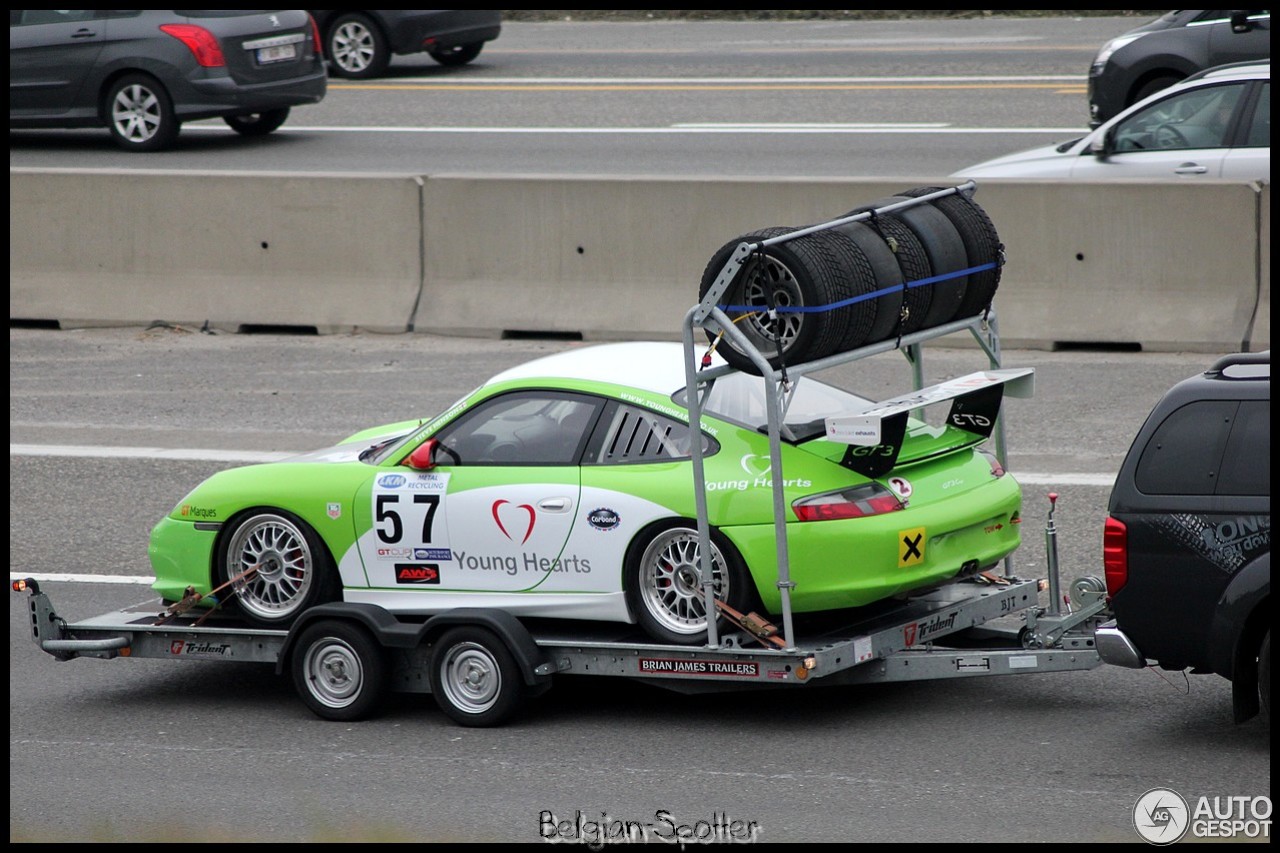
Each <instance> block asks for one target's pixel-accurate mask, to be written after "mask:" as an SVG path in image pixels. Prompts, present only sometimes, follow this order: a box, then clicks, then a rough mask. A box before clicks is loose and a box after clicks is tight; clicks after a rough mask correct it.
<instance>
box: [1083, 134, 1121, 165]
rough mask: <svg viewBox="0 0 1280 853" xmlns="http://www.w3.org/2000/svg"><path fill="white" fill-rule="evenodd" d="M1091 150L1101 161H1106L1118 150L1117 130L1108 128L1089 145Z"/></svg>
mask: <svg viewBox="0 0 1280 853" xmlns="http://www.w3.org/2000/svg"><path fill="white" fill-rule="evenodd" d="M1089 150H1090V151H1091V152H1093V156H1094V157H1097V158H1098V159H1099V160H1106V159H1107V158H1108V157H1110V156H1111V154H1112V153H1113V152H1114V151H1115V150H1116V129H1115V128H1114V127H1111V128H1107V130H1106V132H1104V133H1103V134H1102V135H1101V136H1099V137H1098V138H1097V139H1095V140H1094V141H1093V142H1091V143H1090V144H1089Z"/></svg>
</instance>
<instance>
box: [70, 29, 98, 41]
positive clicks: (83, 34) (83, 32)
mask: <svg viewBox="0 0 1280 853" xmlns="http://www.w3.org/2000/svg"><path fill="white" fill-rule="evenodd" d="M97 34H98V33H97V32H96V31H95V30H89V29H80V30H76V31H75V32H74V33H72V34H71V37H72V38H73V39H91V38H93V37H94V36H96V35H97Z"/></svg>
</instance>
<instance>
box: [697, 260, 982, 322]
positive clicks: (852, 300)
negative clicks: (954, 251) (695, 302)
mask: <svg viewBox="0 0 1280 853" xmlns="http://www.w3.org/2000/svg"><path fill="white" fill-rule="evenodd" d="M995 268H996V264H995V262H994V261H993V262H991V263H988V264H979V265H978V266H976V267H969V268H968V269H963V270H957V271H956V272H949V273H943V274H942V275H934V276H929V278H921V279H917V280H915V281H908V282H906V283H904V284H895V285H893V286H892V287H882V288H880V289H879V290H873V291H871V292H870V293H863V294H861V295H860V296H851V297H849V298H848V299H841V300H840V301H839V302H832V303H831V304H830V305H795V306H782V305H779V306H778V307H777V308H775V309H774V310H775V311H777V312H778V313H779V314H821V313H822V312H823V311H835V310H837V309H839V308H846V307H848V306H850V305H856V304H858V303H859V302H866V301H867V300H868V299H879V298H880V297H881V296H885V295H887V294H890V293H893V292H894V291H895V290H906V289H907V288H911V287H924V286H925V285H927V284H937V283H938V282H940V281H947V280H949V279H953V278H960V276H964V275H972V274H973V273H979V272H986V271H987V270H993V269H995ZM716 307H717V308H719V309H720V310H721V311H724V312H725V313H726V314H729V313H747V312H756V311H762V310H768V309H767V308H766V307H765V306H763V305H717V306H716Z"/></svg>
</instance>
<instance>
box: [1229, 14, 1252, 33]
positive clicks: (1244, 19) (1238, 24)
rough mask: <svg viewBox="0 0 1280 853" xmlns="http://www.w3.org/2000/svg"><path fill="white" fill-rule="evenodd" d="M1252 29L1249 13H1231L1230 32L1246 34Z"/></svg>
mask: <svg viewBox="0 0 1280 853" xmlns="http://www.w3.org/2000/svg"><path fill="white" fill-rule="evenodd" d="M1252 29H1253V23H1252V22H1250V20H1249V12H1248V11H1247V10H1237V11H1235V12H1232V13H1231V32H1233V33H1247V32H1249V31H1250V30H1252Z"/></svg>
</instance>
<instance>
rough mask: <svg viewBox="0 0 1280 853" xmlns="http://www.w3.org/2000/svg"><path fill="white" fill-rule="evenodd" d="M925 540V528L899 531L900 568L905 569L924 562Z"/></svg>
mask: <svg viewBox="0 0 1280 853" xmlns="http://www.w3.org/2000/svg"><path fill="white" fill-rule="evenodd" d="M924 540H925V529H924V528H923V527H913V528H911V529H910V530H899V531H898V568H900V569H905V568H908V567H910V566H918V565H920V564H921V563H923V562H924Z"/></svg>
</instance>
